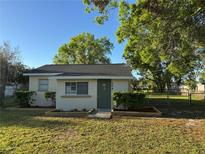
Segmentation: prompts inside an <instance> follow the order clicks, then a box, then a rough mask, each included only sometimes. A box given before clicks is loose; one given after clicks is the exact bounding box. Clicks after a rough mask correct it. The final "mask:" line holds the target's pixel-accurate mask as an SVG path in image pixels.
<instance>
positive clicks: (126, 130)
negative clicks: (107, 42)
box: [0, 109, 205, 153]
mask: <svg viewBox="0 0 205 154" xmlns="http://www.w3.org/2000/svg"><path fill="white" fill-rule="evenodd" d="M44 112H45V110H42V109H41V110H37V109H35V110H33V111H32V110H30V111H25V110H24V111H23V110H2V111H0V153H205V140H204V139H205V119H201V120H197V119H195V120H189V119H155V118H133V119H126V118H118V119H117V118H114V119H111V120H96V119H83V118H54V117H45V116H44Z"/></svg>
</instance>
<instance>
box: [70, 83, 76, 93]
mask: <svg viewBox="0 0 205 154" xmlns="http://www.w3.org/2000/svg"><path fill="white" fill-rule="evenodd" d="M71 91H76V83H73V82H72V83H71Z"/></svg>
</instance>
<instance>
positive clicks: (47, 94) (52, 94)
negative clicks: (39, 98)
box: [44, 91, 56, 105]
mask: <svg viewBox="0 0 205 154" xmlns="http://www.w3.org/2000/svg"><path fill="white" fill-rule="evenodd" d="M44 97H45V98H46V99H47V100H48V99H51V101H52V102H53V105H55V103H56V92H53V91H47V92H45V93H44Z"/></svg>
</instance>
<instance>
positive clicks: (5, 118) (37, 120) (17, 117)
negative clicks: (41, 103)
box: [0, 110, 77, 129]
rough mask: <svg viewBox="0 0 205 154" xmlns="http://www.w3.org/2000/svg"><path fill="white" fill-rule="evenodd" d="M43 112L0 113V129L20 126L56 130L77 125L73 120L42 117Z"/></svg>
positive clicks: (3, 111) (2, 111) (5, 111)
mask: <svg viewBox="0 0 205 154" xmlns="http://www.w3.org/2000/svg"><path fill="white" fill-rule="evenodd" d="M44 114H45V111H40V110H39V111H36V110H33V111H32V110H30V111H20V110H18V111H13V110H12V111H10V110H1V111H0V127H5V126H20V127H21V126H22V127H30V128H46V129H56V128H59V127H61V126H67V127H72V126H76V125H77V123H75V122H73V120H69V119H68V118H67V119H64V118H51V117H46V116H44Z"/></svg>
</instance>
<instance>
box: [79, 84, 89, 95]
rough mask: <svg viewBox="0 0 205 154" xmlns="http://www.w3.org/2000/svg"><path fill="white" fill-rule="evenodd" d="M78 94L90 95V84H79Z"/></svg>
mask: <svg viewBox="0 0 205 154" xmlns="http://www.w3.org/2000/svg"><path fill="white" fill-rule="evenodd" d="M77 94H88V83H87V82H78V83H77Z"/></svg>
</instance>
